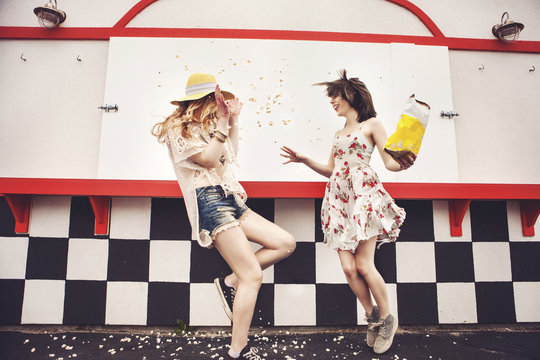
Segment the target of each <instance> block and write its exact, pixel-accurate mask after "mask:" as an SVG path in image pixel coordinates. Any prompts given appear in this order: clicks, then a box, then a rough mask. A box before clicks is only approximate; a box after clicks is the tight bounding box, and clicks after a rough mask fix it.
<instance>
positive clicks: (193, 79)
mask: <svg viewBox="0 0 540 360" xmlns="http://www.w3.org/2000/svg"><path fill="white" fill-rule="evenodd" d="M216 84H217V81H216V78H215V77H214V75H210V74H204V73H194V74H191V75H190V76H189V79H188V81H187V84H186V96H184V97H183V98H180V99H177V100H173V101H171V104H173V105H180V103H181V102H184V101H190V100H197V99H200V98H203V97H205V96H206V95H208V94H210V93H213V92H214V91H216ZM221 93H222V94H223V97H224V98H225V100H230V99H234V95H233V94H232V93H230V92H228V91H223V90H221Z"/></svg>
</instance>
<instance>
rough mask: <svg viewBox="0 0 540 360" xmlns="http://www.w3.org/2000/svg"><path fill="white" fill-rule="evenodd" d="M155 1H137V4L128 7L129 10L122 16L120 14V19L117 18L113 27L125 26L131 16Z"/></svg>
mask: <svg viewBox="0 0 540 360" xmlns="http://www.w3.org/2000/svg"><path fill="white" fill-rule="evenodd" d="M156 1H157V0H141V1H139V2H138V3H137V4H135V6H133V7H132V8H131V9H129V11H128V12H127V13H126V14H125V15H124V16H122V18H121V19H120V20H118V22H117V23H116V24H114V26H113V29H119V28H124V27H126V25H127V24H129V22H130V21H131V20H133V18H134V17H135V16H137V15H139V13H140V12H141V11H143V10H144V9H146V8H147V7H148V6H149V5H152V4H153V3H155V2H156Z"/></svg>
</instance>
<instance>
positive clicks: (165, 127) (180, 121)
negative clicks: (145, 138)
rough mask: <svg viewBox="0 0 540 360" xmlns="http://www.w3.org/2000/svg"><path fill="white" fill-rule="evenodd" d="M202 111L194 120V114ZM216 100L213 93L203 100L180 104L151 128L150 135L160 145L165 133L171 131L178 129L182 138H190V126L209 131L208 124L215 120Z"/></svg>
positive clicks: (164, 138) (163, 140)
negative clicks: (197, 126) (195, 125)
mask: <svg viewBox="0 0 540 360" xmlns="http://www.w3.org/2000/svg"><path fill="white" fill-rule="evenodd" d="M198 109H202V112H201V114H200V118H199V119H197V118H195V112H196V111H197V110H198ZM216 111H217V105H216V98H215V96H214V93H210V94H208V95H206V96H205V97H203V98H200V99H197V100H191V101H184V102H181V103H180V104H179V105H178V107H177V108H176V110H175V111H174V112H173V113H172V114H171V115H169V116H168V117H167V118H166V119H165V120H163V121H162V122H158V123H157V124H155V125H154V126H153V127H152V135H154V136H155V137H157V138H158V141H159V142H160V143H164V142H165V140H166V136H167V132H168V131H169V130H171V129H175V128H180V130H181V131H182V137H184V138H190V137H191V133H190V132H189V125H190V124H202V125H203V127H204V129H205V130H206V131H208V130H209V129H210V123H211V121H212V120H215V118H216Z"/></svg>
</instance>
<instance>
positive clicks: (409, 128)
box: [384, 94, 430, 158]
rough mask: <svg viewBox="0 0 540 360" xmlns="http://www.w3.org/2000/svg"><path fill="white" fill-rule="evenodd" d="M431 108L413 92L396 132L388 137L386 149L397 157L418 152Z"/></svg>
mask: <svg viewBox="0 0 540 360" xmlns="http://www.w3.org/2000/svg"><path fill="white" fill-rule="evenodd" d="M429 110H430V107H429V105H428V104H426V103H424V102H422V101H420V100H416V98H415V97H414V94H412V95H411V96H410V97H409V99H408V100H407V102H406V103H405V109H404V110H403V113H402V114H401V119H400V120H399V122H398V125H397V129H396V132H395V133H394V134H392V136H390V137H389V138H388V140H387V141H386V144H385V145H384V150H385V151H386V152H388V153H389V154H390V155H392V156H393V157H396V158H398V157H400V156H403V155H405V154H407V153H410V152H413V153H415V154H418V152H419V151H420V145H422V138H423V137H424V132H425V131H426V126H427V122H428V118H429Z"/></svg>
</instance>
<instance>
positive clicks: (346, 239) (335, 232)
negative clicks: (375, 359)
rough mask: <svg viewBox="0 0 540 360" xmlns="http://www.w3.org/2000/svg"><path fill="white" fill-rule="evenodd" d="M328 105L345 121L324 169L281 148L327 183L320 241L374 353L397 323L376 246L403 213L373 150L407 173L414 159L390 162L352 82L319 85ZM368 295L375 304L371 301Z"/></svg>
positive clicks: (361, 88) (359, 85) (392, 234)
mask: <svg viewBox="0 0 540 360" xmlns="http://www.w3.org/2000/svg"><path fill="white" fill-rule="evenodd" d="M317 85H323V86H326V94H327V95H328V97H329V98H330V104H331V105H332V107H333V108H334V110H335V111H336V114H337V115H338V116H342V117H344V118H345V119H346V122H345V126H344V127H343V129H341V130H339V131H338V132H336V134H335V135H334V141H333V145H332V152H331V154H330V159H329V160H328V164H321V163H317V162H315V161H313V160H312V159H310V158H308V157H306V156H304V155H301V154H299V153H298V152H296V151H294V150H292V149H291V148H289V147H286V146H284V147H282V151H283V153H282V154H281V156H283V157H285V158H287V161H286V162H285V164H288V163H291V162H299V163H303V164H305V165H307V166H308V167H309V168H311V169H312V170H314V171H316V172H317V173H319V174H321V175H323V176H326V177H328V178H329V181H328V184H327V186H326V192H325V195H324V199H323V203H322V208H321V222H322V229H323V233H324V241H325V243H327V244H328V245H329V246H330V247H331V248H332V249H335V250H337V252H338V255H339V258H340V261H341V266H342V268H343V271H344V273H345V277H346V278H347V282H348V283H349V286H350V287H351V289H352V291H353V292H354V294H355V295H356V296H357V298H358V300H359V301H360V303H361V304H362V306H363V307H364V309H365V311H366V320H367V322H368V331H367V339H366V341H367V344H368V345H369V346H370V347H373V349H374V351H375V352H376V353H378V354H381V353H384V352H385V351H387V350H388V349H389V348H390V346H391V345H392V341H393V338H394V334H395V332H396V330H397V326H398V324H397V320H396V319H395V318H394V317H393V316H392V315H391V314H390V311H389V306H388V294H387V290H386V284H385V283H384V279H383V278H382V276H381V275H380V273H379V272H378V271H377V269H376V267H375V261H374V259H375V249H376V244H377V242H379V243H380V244H382V243H384V242H390V241H395V240H396V238H397V236H398V235H399V227H400V226H401V225H402V224H403V221H404V219H405V211H404V210H403V209H402V208H400V207H399V206H397V205H396V204H395V202H394V200H393V199H392V198H391V197H390V195H388V193H387V192H386V190H385V189H384V188H383V186H382V184H381V182H380V180H379V178H378V176H377V174H376V173H375V171H373V169H372V168H371V167H370V166H369V160H370V158H371V154H372V153H373V149H374V148H375V147H377V149H378V151H379V154H380V155H381V158H382V160H383V162H384V165H385V166H386V168H387V169H388V170H390V171H400V170H405V169H407V168H409V167H410V166H411V165H412V164H413V163H414V160H415V155H414V154H412V153H411V155H407V156H404V157H401V158H399V159H395V158H394V157H392V156H391V155H390V154H388V153H387V152H386V151H384V148H383V147H384V144H385V143H386V139H387V136H386V131H385V129H384V127H383V125H382V123H381V121H380V120H378V119H377V118H376V117H375V116H376V112H375V108H374V106H373V101H372V99H371V94H370V93H369V91H368V89H367V88H366V86H365V85H364V83H363V82H361V81H360V80H358V79H357V78H351V79H348V78H347V73H346V71H345V70H342V71H341V72H340V79H338V80H335V81H332V82H323V83H320V84H317ZM372 296H373V298H374V299H375V302H376V304H377V305H374V304H373V302H372Z"/></svg>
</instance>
